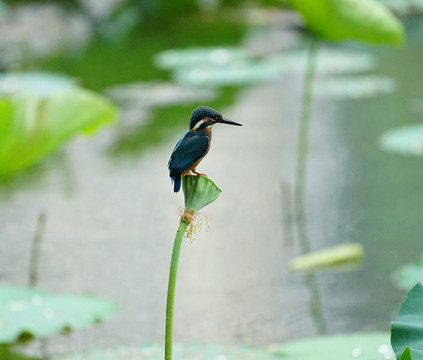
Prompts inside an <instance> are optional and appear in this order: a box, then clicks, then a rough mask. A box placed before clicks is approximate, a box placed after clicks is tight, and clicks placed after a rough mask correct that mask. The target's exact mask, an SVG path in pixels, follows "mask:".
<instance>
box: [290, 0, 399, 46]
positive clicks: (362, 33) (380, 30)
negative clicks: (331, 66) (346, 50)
mask: <svg viewBox="0 0 423 360" xmlns="http://www.w3.org/2000/svg"><path fill="white" fill-rule="evenodd" d="M291 3H292V5H293V6H294V8H295V9H296V10H297V11H299V12H300V13H301V15H302V16H303V17H304V20H305V22H306V24H307V26H308V27H309V28H310V29H311V30H312V31H314V32H315V33H316V35H318V36H320V37H323V38H325V39H327V40H331V41H343V40H358V41H364V42H370V43H384V44H394V45H398V44H401V43H402V42H403V38H404V29H403V26H402V24H401V22H399V21H398V20H397V19H396V18H395V16H394V15H393V14H392V13H391V12H390V10H388V9H387V8H386V7H385V6H384V5H382V4H381V3H379V2H378V1H376V0H319V1H316V0H291Z"/></svg>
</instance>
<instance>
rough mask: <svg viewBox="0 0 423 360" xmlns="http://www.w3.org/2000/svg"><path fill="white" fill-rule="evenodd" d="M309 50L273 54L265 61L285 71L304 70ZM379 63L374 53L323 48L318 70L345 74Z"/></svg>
mask: <svg viewBox="0 0 423 360" xmlns="http://www.w3.org/2000/svg"><path fill="white" fill-rule="evenodd" d="M307 58H308V51H306V50H295V51H288V52H284V53H282V54H277V55H273V56H271V57H270V58H268V59H265V60H264V61H265V62H266V63H268V64H271V65H274V66H279V67H280V68H281V70H283V71H289V70H293V71H300V72H301V73H303V72H304V69H305V68H306V65H307ZM376 65H377V60H376V57H375V56H374V55H373V54H370V53H367V52H363V51H353V50H347V49H333V48H322V49H320V51H319V56H318V60H317V68H316V72H317V73H319V74H344V73H347V72H349V73H352V72H360V71H368V70H371V69H373V68H375V67H376Z"/></svg>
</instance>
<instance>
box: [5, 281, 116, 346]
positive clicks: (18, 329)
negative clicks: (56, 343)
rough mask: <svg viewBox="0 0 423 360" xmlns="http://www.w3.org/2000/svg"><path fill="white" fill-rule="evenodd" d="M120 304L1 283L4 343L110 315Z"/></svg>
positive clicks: (58, 331) (51, 332) (85, 324)
mask: <svg viewBox="0 0 423 360" xmlns="http://www.w3.org/2000/svg"><path fill="white" fill-rule="evenodd" d="M115 310H116V305H115V304H114V303H113V302H111V301H108V300H102V299H98V298H95V297H93V296H88V295H85V296H76V295H68V294H51V293H48V292H45V291H42V290H39V289H35V288H29V287H18V286H9V285H3V286H2V287H0V343H3V344H5V343H14V342H16V341H17V340H18V339H20V338H22V337H25V338H26V337H30V338H31V337H36V338H44V337H47V336H49V335H52V334H56V333H60V332H63V331H68V330H72V329H77V328H82V327H86V326H89V325H92V324H94V323H96V322H98V321H101V320H104V319H106V318H108V317H109V316H110V315H111V314H112V313H113V312H115Z"/></svg>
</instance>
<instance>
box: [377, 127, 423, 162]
mask: <svg viewBox="0 0 423 360" xmlns="http://www.w3.org/2000/svg"><path fill="white" fill-rule="evenodd" d="M379 145H380V147H381V148H382V149H383V150H385V151H388V152H392V153H397V154H400V155H416V156H422V155H423V124H417V125H405V126H401V127H398V128H394V129H391V130H388V131H386V132H385V133H384V134H382V136H381V137H380V139H379Z"/></svg>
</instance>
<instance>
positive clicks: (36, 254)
mask: <svg viewBox="0 0 423 360" xmlns="http://www.w3.org/2000/svg"><path fill="white" fill-rule="evenodd" d="M45 224H46V217H45V215H44V213H40V215H39V216H38V220H37V227H36V229H35V234H34V237H33V239H32V247H31V258H30V260H29V281H28V282H29V286H30V287H35V286H37V282H38V260H39V258H40V247H41V241H42V238H43V233H44V227H45Z"/></svg>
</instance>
